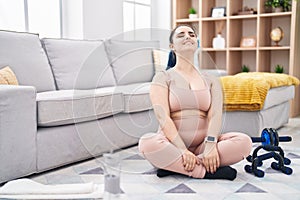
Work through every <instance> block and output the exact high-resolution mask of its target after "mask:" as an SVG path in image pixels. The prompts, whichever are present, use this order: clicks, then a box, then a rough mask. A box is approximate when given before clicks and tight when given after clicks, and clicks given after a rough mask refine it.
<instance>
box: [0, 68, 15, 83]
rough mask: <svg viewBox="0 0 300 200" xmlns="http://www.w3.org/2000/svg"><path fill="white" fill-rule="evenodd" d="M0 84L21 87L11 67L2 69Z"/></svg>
mask: <svg viewBox="0 0 300 200" xmlns="http://www.w3.org/2000/svg"><path fill="white" fill-rule="evenodd" d="M0 84H2V85H19V83H18V80H17V77H16V75H15V73H14V72H13V71H12V70H11V68H10V67H8V66H7V67H4V68H3V69H0Z"/></svg>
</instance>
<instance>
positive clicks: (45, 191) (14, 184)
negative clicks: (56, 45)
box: [0, 179, 98, 195]
mask: <svg viewBox="0 0 300 200" xmlns="http://www.w3.org/2000/svg"><path fill="white" fill-rule="evenodd" d="M97 190H98V186H97V185H96V184H94V183H79V184H60V185H44V184H41V183H37V182H35V181H32V180H30V179H18V180H13V181H10V182H7V183H6V184H5V185H4V186H2V187H1V188H0V195H76V194H91V193H93V192H95V191H97Z"/></svg>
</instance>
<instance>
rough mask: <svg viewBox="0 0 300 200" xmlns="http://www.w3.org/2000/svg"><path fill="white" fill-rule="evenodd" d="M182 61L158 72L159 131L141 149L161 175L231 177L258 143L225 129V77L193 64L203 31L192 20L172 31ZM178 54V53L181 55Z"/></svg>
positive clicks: (154, 96)
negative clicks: (198, 31) (198, 32)
mask: <svg viewBox="0 0 300 200" xmlns="http://www.w3.org/2000/svg"><path fill="white" fill-rule="evenodd" d="M170 48H171V49H172V51H173V53H174V54H175V55H176V65H175V66H174V67H173V68H171V69H169V70H167V71H163V72H159V73H157V74H156V75H155V76H154V78H153V81H152V84H151V88H150V98H151V101H152V105H153V109H154V112H155V115H156V117H157V119H158V122H159V125H160V127H159V130H158V133H148V134H146V135H144V136H143V137H142V138H141V139H140V141H139V150H140V152H141V153H142V154H143V155H144V157H145V158H146V159H147V160H148V161H149V162H150V163H151V164H153V165H154V166H155V167H157V168H159V170H158V171H157V175H158V176H159V177H163V176H166V175H169V174H172V173H179V174H185V175H188V176H191V177H194V178H208V179H229V180H233V179H235V177H236V170H235V169H233V168H231V167H229V165H232V164H234V163H237V162H239V161H241V160H242V159H244V158H245V157H247V156H248V155H249V153H250V151H251V148H252V142H251V139H250V137H249V136H247V135H245V134H243V133H237V132H231V133H226V134H220V130H221V123H222V106H223V96H222V88H221V86H220V83H219V80H218V79H217V78H214V77H210V76H207V75H203V74H201V73H200V72H199V71H198V70H197V69H196V68H195V67H194V65H193V60H194V53H195V51H196V50H197V35H196V33H195V31H194V29H193V28H192V27H190V26H187V25H181V26H178V27H176V28H175V29H174V30H173V31H172V32H171V34H170ZM175 55H174V56H175Z"/></svg>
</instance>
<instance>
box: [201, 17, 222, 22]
mask: <svg viewBox="0 0 300 200" xmlns="http://www.w3.org/2000/svg"><path fill="white" fill-rule="evenodd" d="M226 19H227V17H203V18H202V19H201V20H202V21H222V20H226Z"/></svg>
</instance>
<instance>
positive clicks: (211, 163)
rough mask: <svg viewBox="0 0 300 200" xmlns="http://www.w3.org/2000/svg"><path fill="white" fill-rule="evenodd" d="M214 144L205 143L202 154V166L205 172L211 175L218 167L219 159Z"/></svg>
mask: <svg viewBox="0 0 300 200" xmlns="http://www.w3.org/2000/svg"><path fill="white" fill-rule="evenodd" d="M216 144H217V143H212V142H208V143H206V144H205V150H204V153H203V165H204V167H205V168H206V171H207V172H209V173H212V174H213V173H215V172H216V171H217V169H218V168H219V167H220V158H219V153H218V150H217V145H216Z"/></svg>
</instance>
